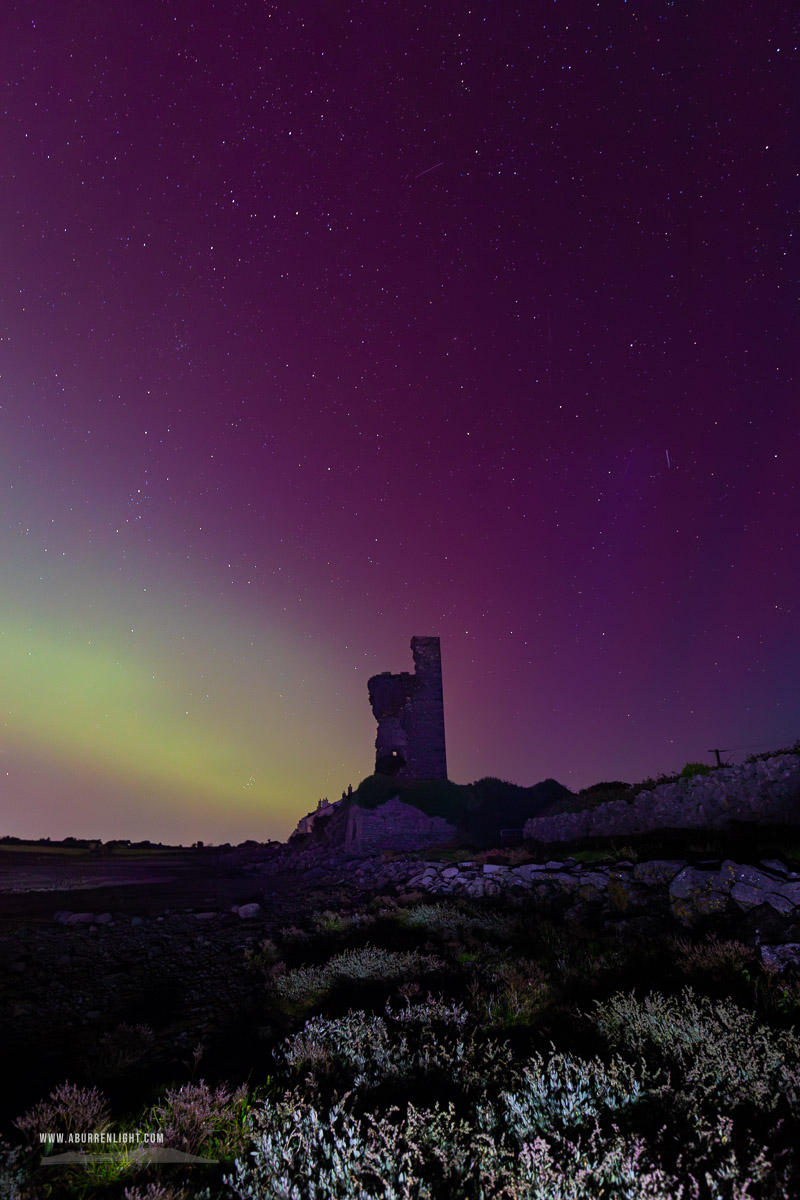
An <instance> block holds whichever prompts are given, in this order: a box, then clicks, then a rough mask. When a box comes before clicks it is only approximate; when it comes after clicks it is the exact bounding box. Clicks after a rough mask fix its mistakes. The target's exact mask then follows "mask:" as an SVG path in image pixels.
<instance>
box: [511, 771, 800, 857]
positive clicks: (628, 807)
mask: <svg viewBox="0 0 800 1200" xmlns="http://www.w3.org/2000/svg"><path fill="white" fill-rule="evenodd" d="M736 822H746V823H753V824H759V825H786V824H800V755H797V754H776V755H774V756H773V757H772V758H767V759H759V760H757V761H756V762H751V763H744V764H742V765H741V766H737V767H723V768H721V769H719V770H715V771H711V772H710V773H709V774H708V775H696V776H695V777H694V778H693V779H690V780H678V781H677V782H675V783H665V784H662V785H661V786H660V787H657V788H653V790H652V791H642V792H638V793H637V794H636V795H635V796H633V798H632V799H631V800H613V801H611V802H610V803H608V804H600V805H598V806H597V808H587V809H584V810H583V811H581V812H573V813H561V814H559V815H557V816H551V817H533V818H532V819H531V820H529V821H527V822H526V823H525V838H526V839H527V840H528V841H536V842H545V843H554V844H555V843H558V842H569V841H572V840H574V839H577V838H584V837H616V836H624V835H626V834H630V833H647V832H650V831H651V830H653V829H726V828H729V827H730V826H731V825H732V824H734V823H736Z"/></svg>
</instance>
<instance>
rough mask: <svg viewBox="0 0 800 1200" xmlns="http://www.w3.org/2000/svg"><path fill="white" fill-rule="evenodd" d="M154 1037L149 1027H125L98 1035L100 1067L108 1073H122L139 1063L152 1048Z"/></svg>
mask: <svg viewBox="0 0 800 1200" xmlns="http://www.w3.org/2000/svg"><path fill="white" fill-rule="evenodd" d="M154 1042H155V1035H154V1033H153V1031H152V1029H151V1028H150V1027H149V1025H127V1024H125V1023H124V1022H123V1023H122V1024H121V1025H117V1027H116V1028H115V1029H112V1030H109V1031H108V1032H106V1033H103V1034H101V1035H100V1037H99V1038H98V1040H97V1046H98V1055H99V1057H100V1061H101V1064H102V1067H103V1068H104V1069H105V1070H107V1071H109V1072H112V1073H113V1072H117V1071H123V1070H124V1069H125V1068H126V1067H130V1066H132V1065H133V1063H135V1062H139V1060H140V1059H142V1058H144V1057H145V1055H146V1054H148V1053H149V1051H150V1050H152V1048H153V1043H154Z"/></svg>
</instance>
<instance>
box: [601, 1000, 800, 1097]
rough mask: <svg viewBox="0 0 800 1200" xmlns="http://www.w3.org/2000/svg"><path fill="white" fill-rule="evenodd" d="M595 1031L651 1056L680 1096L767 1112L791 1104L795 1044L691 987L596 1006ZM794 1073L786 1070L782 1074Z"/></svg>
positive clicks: (798, 1052)
mask: <svg viewBox="0 0 800 1200" xmlns="http://www.w3.org/2000/svg"><path fill="white" fill-rule="evenodd" d="M595 1008H596V1011H595V1013H594V1016H593V1020H594V1023H595V1024H596V1026H597V1028H598V1029H599V1030H600V1031H601V1033H603V1034H604V1035H605V1037H606V1038H607V1039H608V1041H609V1043H610V1044H611V1045H612V1046H615V1047H617V1048H618V1049H619V1050H620V1051H621V1052H622V1053H628V1054H632V1055H635V1056H637V1057H639V1056H643V1057H646V1058H647V1060H648V1061H650V1060H652V1059H653V1058H654V1057H655V1059H656V1060H657V1061H659V1062H662V1063H664V1064H665V1065H667V1066H668V1067H669V1068H670V1069H671V1070H673V1072H674V1071H675V1069H676V1068H677V1071H678V1072H679V1075H674V1076H673V1083H675V1081H676V1079H678V1078H679V1079H681V1080H682V1083H681V1084H679V1086H680V1087H681V1089H682V1090H684V1091H686V1092H689V1093H691V1094H696V1095H698V1096H700V1097H712V1096H713V1097H714V1098H715V1100H716V1101H717V1102H718V1103H719V1104H721V1105H722V1106H723V1109H726V1108H728V1107H729V1106H732V1105H735V1104H738V1103H741V1102H743V1101H750V1102H751V1103H754V1104H756V1105H757V1106H758V1107H760V1108H764V1109H766V1110H771V1109H772V1108H774V1107H775V1105H776V1103H777V1101H778V1098H779V1097H780V1096H781V1094H786V1096H787V1098H788V1099H789V1100H790V1101H791V1102H792V1103H795V1102H796V1100H797V1099H798V1083H797V1078H798V1074H797V1068H798V1065H800V1038H798V1036H797V1034H795V1033H792V1032H788V1031H779V1030H775V1029H771V1028H770V1027H769V1026H766V1025H762V1024H760V1023H759V1021H758V1019H757V1017H756V1015H755V1014H754V1013H751V1012H746V1011H745V1010H744V1009H742V1008H739V1007H738V1005H736V1004H734V1003H733V1001H731V1000H710V999H708V998H707V997H703V996H699V997H698V996H696V995H695V993H694V991H693V990H692V988H685V989H684V990H683V991H682V992H681V993H680V994H679V995H677V996H673V997H669V998H667V997H664V996H662V995H661V994H660V993H659V992H653V993H651V995H649V996H646V997H645V998H644V1000H638V999H636V997H635V996H633V995H622V994H621V993H619V994H617V995H616V996H612V997H611V999H610V1000H606V1001H603V1002H599V1001H598V1002H596V1005H595ZM787 1068H793V1070H787Z"/></svg>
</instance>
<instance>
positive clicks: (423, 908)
mask: <svg viewBox="0 0 800 1200" xmlns="http://www.w3.org/2000/svg"><path fill="white" fill-rule="evenodd" d="M398 919H399V920H400V921H401V923H402V924H403V925H405V926H406V927H407V928H408V929H419V930H421V931H423V932H425V933H428V934H432V935H434V936H435V937H438V938H441V939H442V940H443V941H456V940H458V939H459V938H463V937H470V938H480V939H484V940H490V941H494V942H507V941H509V940H510V939H512V938H513V937H514V936H515V935H517V934H518V933H519V929H520V924H519V920H518V919H516V918H515V917H510V916H507V915H505V914H503V913H498V912H492V911H490V910H488V909H484V910H482V911H481V910H476V909H471V910H464V909H461V908H457V907H455V905H452V904H415V905H413V906H411V907H410V908H406V909H400V910H398Z"/></svg>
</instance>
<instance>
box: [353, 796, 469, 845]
mask: <svg viewBox="0 0 800 1200" xmlns="http://www.w3.org/2000/svg"><path fill="white" fill-rule="evenodd" d="M456 833H457V830H456V827H455V825H451V824H450V822H449V821H445V819H444V818H443V817H429V816H428V815H427V813H424V812H422V810H421V809H419V808H415V807H414V805H413V804H404V803H403V801H402V800H401V799H400V797H399V796H393V797H392V798H391V800H387V801H386V803H385V804H380V805H379V806H378V807H377V808H361V807H360V805H358V804H354V805H352V807H351V808H349V809H348V811H347V824H346V826H345V833H344V845H343V849H344V851H345V852H346V853H348V854H376V853H379V852H380V851H382V850H397V851H409V850H424V849H427V848H428V847H432V846H441V845H446V844H447V842H449V841H452V839H453V838H454V837H455V835H456Z"/></svg>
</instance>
